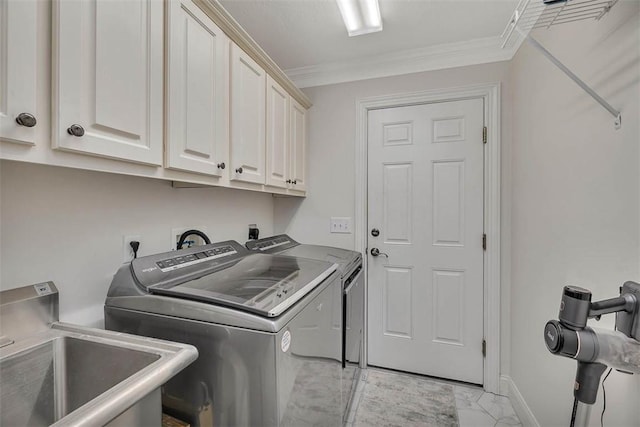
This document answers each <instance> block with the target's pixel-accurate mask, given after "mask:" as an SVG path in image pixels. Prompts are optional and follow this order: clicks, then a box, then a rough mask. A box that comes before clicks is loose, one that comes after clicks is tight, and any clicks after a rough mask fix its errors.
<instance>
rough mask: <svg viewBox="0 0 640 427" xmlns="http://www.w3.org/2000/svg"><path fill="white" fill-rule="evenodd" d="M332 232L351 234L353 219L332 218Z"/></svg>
mask: <svg viewBox="0 0 640 427" xmlns="http://www.w3.org/2000/svg"><path fill="white" fill-rule="evenodd" d="M330 232H331V233H346V234H351V218H350V217H337V216H333V217H331V223H330Z"/></svg>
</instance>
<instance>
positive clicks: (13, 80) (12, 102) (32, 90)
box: [0, 0, 39, 145]
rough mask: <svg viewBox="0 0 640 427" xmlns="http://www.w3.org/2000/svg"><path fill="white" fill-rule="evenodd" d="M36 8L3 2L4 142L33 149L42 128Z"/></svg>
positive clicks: (0, 82)
mask: <svg viewBox="0 0 640 427" xmlns="http://www.w3.org/2000/svg"><path fill="white" fill-rule="evenodd" d="M36 7H37V2H36V1H14V0H0V138H1V139H3V140H7V141H11V142H18V143H25V144H30V145H33V144H34V143H35V137H36V132H35V129H34V127H35V126H36V125H37V124H38V123H37V119H38V118H37V117H36V113H37V111H36V83H37V82H36V70H38V69H39V68H38V64H37V55H38V50H37V46H36V36H37V31H38V29H37V10H36ZM27 115H28V116H27ZM16 119H19V121H21V123H22V125H20V124H18V122H17V121H16ZM33 119H35V122H34V120H33Z"/></svg>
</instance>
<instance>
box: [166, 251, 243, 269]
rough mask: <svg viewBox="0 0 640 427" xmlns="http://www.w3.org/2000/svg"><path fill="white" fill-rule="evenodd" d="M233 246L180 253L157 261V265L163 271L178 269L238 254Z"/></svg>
mask: <svg viewBox="0 0 640 427" xmlns="http://www.w3.org/2000/svg"><path fill="white" fill-rule="evenodd" d="M237 253H238V251H236V250H235V249H234V248H233V246H230V245H229V246H222V247H217V248H213V249H207V250H204V251H202V252H196V253H192V254H187V255H180V256H176V257H172V258H167V259H163V260H161V261H156V265H157V266H158V267H159V268H160V270H162V272H163V273H166V272H167V271H173V270H178V269H180V268H185V267H189V266H191V265H196V264H199V263H201V262H206V261H211V260H214V259H220V258H224V257H228V256H231V255H235V254H237Z"/></svg>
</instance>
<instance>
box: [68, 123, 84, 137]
mask: <svg viewBox="0 0 640 427" xmlns="http://www.w3.org/2000/svg"><path fill="white" fill-rule="evenodd" d="M67 133H68V134H69V135H73V136H82V135H84V128H83V127H82V126H80V125H71V126H69V128H67Z"/></svg>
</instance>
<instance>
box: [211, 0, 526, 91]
mask: <svg viewBox="0 0 640 427" xmlns="http://www.w3.org/2000/svg"><path fill="white" fill-rule="evenodd" d="M220 2H221V3H222V5H223V6H224V7H225V9H227V11H228V12H229V13H230V14H231V15H232V16H233V17H234V18H235V19H236V20H237V21H238V23H239V24H240V25H241V26H242V27H243V28H244V29H245V30H246V31H247V32H248V33H249V34H250V35H251V37H253V39H254V40H255V41H256V42H257V43H258V44H259V45H260V46H261V47H262V48H263V49H264V50H265V52H267V54H268V55H269V56H270V57H271V58H272V59H273V60H274V61H275V62H276V63H277V64H278V65H279V66H280V68H282V69H283V70H285V72H287V73H288V74H290V75H292V74H294V75H295V74H296V71H297V70H303V69H305V70H313V69H315V68H317V67H325V68H326V66H328V65H330V66H331V67H333V68H336V67H339V66H340V64H343V63H344V64H347V63H352V64H353V63H354V61H358V60H359V59H364V58H368V59H371V58H375V57H378V58H380V57H385V56H389V55H390V56H392V57H395V58H398V57H399V56H398V55H401V54H402V53H403V52H405V51H406V52H415V51H416V50H420V49H423V50H424V49H427V50H428V49H430V51H433V49H439V51H442V50H446V47H447V45H454V46H460V45H461V43H465V42H470V41H476V42H477V41H478V40H483V41H486V40H489V39H490V40H497V38H498V37H499V36H500V34H501V33H502V31H503V30H504V28H505V26H506V24H507V22H508V21H509V18H510V17H511V14H512V13H513V11H514V10H515V8H516V6H517V4H518V0H379V2H380V13H381V15H382V20H383V27H384V29H383V31H381V32H378V33H372V34H366V35H362V36H357V37H349V36H348V35H347V30H346V28H345V26H344V24H343V22H342V18H341V16H340V11H339V9H338V6H337V4H336V2H335V1H334V0H220ZM496 43H497V42H496ZM294 80H295V79H294ZM343 80H344V79H343Z"/></svg>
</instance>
